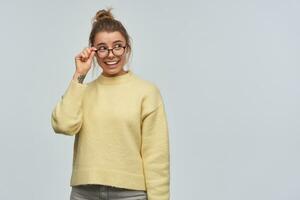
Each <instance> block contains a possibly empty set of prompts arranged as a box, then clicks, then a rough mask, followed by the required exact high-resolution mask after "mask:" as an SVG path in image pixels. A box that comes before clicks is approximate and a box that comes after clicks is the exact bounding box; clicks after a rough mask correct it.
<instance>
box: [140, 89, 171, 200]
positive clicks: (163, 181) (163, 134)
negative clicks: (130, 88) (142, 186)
mask: <svg viewBox="0 0 300 200" xmlns="http://www.w3.org/2000/svg"><path fill="white" fill-rule="evenodd" d="M150 101H151V100H150ZM152 101H153V102H156V103H157V104H158V105H156V106H155V107H154V109H152V110H151V111H149V112H147V114H145V115H144V116H143V121H142V149H141V153H142V159H143V166H144V175H145V181H146V188H147V196H148V200H169V198H170V194H169V187H170V164H169V163H170V159H169V135H168V125H167V116H166V112H165V108H164V103H163V101H162V99H161V96H160V94H159V93H157V95H156V96H155V97H154V99H153V100H152Z"/></svg>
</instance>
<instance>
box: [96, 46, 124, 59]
mask: <svg viewBox="0 0 300 200" xmlns="http://www.w3.org/2000/svg"><path fill="white" fill-rule="evenodd" d="M126 47H127V44H125V46H121V48H123V49H124V51H123V53H122V54H121V55H116V54H115V53H114V49H115V48H120V47H114V48H107V49H106V52H107V53H106V55H105V56H103V57H102V56H101V57H100V56H99V54H98V53H97V51H98V50H100V48H101V47H99V48H97V50H95V52H96V54H97V55H98V56H99V58H105V57H107V56H108V55H109V53H110V51H111V52H112V53H113V55H114V56H116V57H120V56H122V55H123V54H124V53H125V48H126Z"/></svg>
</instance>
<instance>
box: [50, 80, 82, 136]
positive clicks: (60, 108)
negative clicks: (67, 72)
mask: <svg viewBox="0 0 300 200" xmlns="http://www.w3.org/2000/svg"><path fill="white" fill-rule="evenodd" d="M86 88H87V84H85V83H78V82H76V81H75V80H73V79H72V80H71V82H70V83H69V86H68V88H67V90H66V91H65V93H64V95H63V96H62V97H61V99H60V100H59V102H58V103H57V104H56V105H55V107H54V109H53V111H52V114H51V125H52V128H53V130H54V132H55V133H58V134H64V135H70V136H71V135H75V134H77V133H78V132H79V130H80V128H81V125H82V100H83V97H84V92H85V90H86Z"/></svg>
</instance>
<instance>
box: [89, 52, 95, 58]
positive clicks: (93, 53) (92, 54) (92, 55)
mask: <svg viewBox="0 0 300 200" xmlns="http://www.w3.org/2000/svg"><path fill="white" fill-rule="evenodd" d="M95 53H96V52H95V51H92V53H91V54H90V57H89V59H92V58H93V57H94V55H95Z"/></svg>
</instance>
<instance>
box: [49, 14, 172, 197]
mask: <svg viewBox="0 0 300 200" xmlns="http://www.w3.org/2000/svg"><path fill="white" fill-rule="evenodd" d="M130 53H131V43H130V37H129V35H128V33H127V31H126V29H125V28H124V26H123V25H122V24H121V22H120V21H118V20H116V19H114V17H113V15H112V13H111V8H110V9H108V10H100V11H98V12H97V13H96V16H95V17H94V22H93V26H92V30H91V33H90V37H89V47H87V48H85V49H83V51H82V52H80V53H79V54H78V55H77V56H76V57H75V64H76V71H75V73H74V75H73V79H71V81H70V83H69V86H68V88H67V90H66V91H65V93H64V95H63V96H62V97H61V99H60V101H59V102H58V103H57V105H56V106H55V108H54V109H53V111H52V115H51V124H52V127H53V130H54V132H55V133H59V134H64V135H70V136H72V135H75V140H74V148H73V169H72V176H71V181H70V185H71V186H72V191H71V195H70V199H71V200H83V199H84V200H96V199H109V200H122V199H123V200H129V199H130V200H141V199H144V200H145V199H148V200H169V185H170V170H169V169H170V165H169V162H170V159H169V137H168V126H167V118H166V112H165V108H164V103H163V99H162V96H161V94H160V91H159V89H158V87H157V86H156V85H155V84H154V83H152V82H150V81H147V80H144V79H142V78H140V77H139V76H137V75H136V74H135V73H134V72H133V71H132V70H131V69H128V70H125V69H124V66H125V64H126V63H127V62H128V59H129V56H130ZM94 57H95V58H96V60H97V63H98V64H99V66H100V67H101V68H102V73H101V74H100V75H99V76H98V77H97V78H96V79H95V80H93V81H91V82H89V83H83V80H84V78H85V76H86V74H87V73H88V71H89V70H90V68H91V64H92V61H93V58H94Z"/></svg>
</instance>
